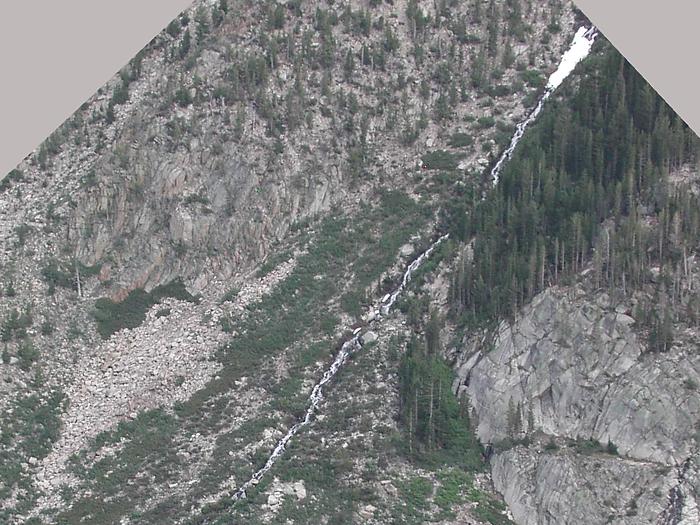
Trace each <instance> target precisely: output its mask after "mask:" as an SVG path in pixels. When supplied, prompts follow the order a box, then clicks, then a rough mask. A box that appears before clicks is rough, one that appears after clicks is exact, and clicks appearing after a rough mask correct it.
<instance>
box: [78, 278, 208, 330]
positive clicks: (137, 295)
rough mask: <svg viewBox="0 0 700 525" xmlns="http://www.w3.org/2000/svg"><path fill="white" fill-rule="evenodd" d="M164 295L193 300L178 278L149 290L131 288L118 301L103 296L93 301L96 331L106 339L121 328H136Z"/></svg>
mask: <svg viewBox="0 0 700 525" xmlns="http://www.w3.org/2000/svg"><path fill="white" fill-rule="evenodd" d="M165 297H174V298H175V299H180V300H182V301H194V300H195V298H194V297H193V296H192V295H191V294H190V293H189V292H188V291H187V289H186V288H185V285H184V284H183V283H182V281H180V280H174V281H171V282H170V283H168V284H165V285H161V286H158V287H156V288H154V289H153V290H152V291H151V292H146V291H144V290H143V289H137V290H132V291H131V292H130V293H129V295H128V296H127V297H126V299H124V300H123V301H122V302H120V303H115V302H114V301H112V300H111V299H108V298H104V297H103V298H101V299H98V300H97V301H96V302H95V308H94V310H93V313H92V314H93V317H94V318H95V321H96V322H97V331H98V332H99V334H100V335H101V336H102V338H103V339H107V338H109V336H111V335H112V334H113V333H115V332H118V331H119V330H121V329H123V328H136V327H137V326H140V325H141V323H143V321H144V319H145V318H146V312H147V311H148V309H149V308H150V307H151V306H153V305H154V304H156V303H158V302H160V301H161V300H162V299H164V298H165Z"/></svg>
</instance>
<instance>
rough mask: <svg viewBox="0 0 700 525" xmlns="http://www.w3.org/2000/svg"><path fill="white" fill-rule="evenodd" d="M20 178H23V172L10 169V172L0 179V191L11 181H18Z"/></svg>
mask: <svg viewBox="0 0 700 525" xmlns="http://www.w3.org/2000/svg"><path fill="white" fill-rule="evenodd" d="M22 180H24V174H23V173H22V172H21V171H20V170H17V169H14V170H12V171H11V172H10V173H8V174H7V175H5V178H3V179H2V180H0V192H2V191H5V190H6V189H7V188H9V187H10V186H11V185H12V183H13V182H20V181H22Z"/></svg>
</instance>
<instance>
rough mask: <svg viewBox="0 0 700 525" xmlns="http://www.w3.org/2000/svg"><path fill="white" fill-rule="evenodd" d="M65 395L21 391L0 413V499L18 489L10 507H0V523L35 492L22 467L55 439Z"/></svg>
mask: <svg viewBox="0 0 700 525" xmlns="http://www.w3.org/2000/svg"><path fill="white" fill-rule="evenodd" d="M64 407H65V396H64V395H63V393H62V392H61V391H59V390H53V391H51V392H48V393H46V394H45V395H43V396H42V395H39V394H37V393H23V394H20V395H19V396H18V397H17V398H16V399H15V400H13V401H12V402H11V404H10V406H9V407H8V408H7V409H5V410H4V411H3V412H2V414H0V498H2V499H3V500H7V498H9V497H10V495H11V494H12V493H13V491H15V490H18V494H19V498H18V500H17V503H16V505H15V507H14V508H9V507H4V508H2V509H0V522H2V523H13V520H12V519H11V517H12V516H13V515H16V514H17V513H22V512H24V511H26V509H28V508H30V507H31V506H32V505H33V503H34V501H35V499H36V492H35V489H34V487H33V485H32V482H31V476H30V472H28V471H27V470H26V469H25V468H23V467H22V463H24V462H26V461H28V460H29V458H32V457H33V458H36V459H37V460H41V459H42V458H44V457H45V456H46V455H47V454H48V453H49V451H50V450H51V446H52V444H53V443H54V441H56V439H57V438H58V433H59V429H60V424H61V420H60V414H61V412H62V411H63V409H64Z"/></svg>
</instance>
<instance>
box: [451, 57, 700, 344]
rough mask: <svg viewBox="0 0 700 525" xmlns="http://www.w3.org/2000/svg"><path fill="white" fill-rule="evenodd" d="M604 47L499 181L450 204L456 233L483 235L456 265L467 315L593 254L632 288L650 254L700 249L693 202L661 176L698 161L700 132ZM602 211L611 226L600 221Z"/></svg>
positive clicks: (527, 293)
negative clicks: (647, 217) (647, 214)
mask: <svg viewBox="0 0 700 525" xmlns="http://www.w3.org/2000/svg"><path fill="white" fill-rule="evenodd" d="M603 49H604V50H603V52H598V53H597V54H595V55H593V56H592V57H591V58H590V59H589V60H588V62H587V64H585V65H584V71H583V72H582V74H580V75H577V79H578V80H579V82H580V86H579V87H578V89H576V90H575V92H574V93H572V94H571V96H570V97H569V98H567V99H566V101H561V100H550V102H548V105H547V106H546V107H545V110H544V111H543V113H542V114H541V116H540V117H539V119H538V122H537V123H536V124H535V125H534V126H532V127H531V128H530V129H529V130H528V133H527V134H526V136H525V137H524V138H523V140H522V141H521V143H520V145H519V147H518V150H517V151H516V153H515V155H514V156H513V158H512V160H511V161H510V162H509V163H508V164H506V166H505V169H504V170H503V171H502V173H501V175H500V179H499V184H498V186H497V188H496V189H495V190H494V191H492V192H489V194H488V196H487V197H486V199H485V200H484V201H479V200H478V199H473V198H470V200H467V201H464V202H463V203H462V204H457V205H455V206H454V209H453V213H451V214H450V217H451V219H450V229H451V231H452V233H453V234H454V235H455V236H456V237H457V238H459V239H463V240H467V239H472V238H475V243H474V257H473V262H471V263H463V264H460V265H459V268H458V270H457V272H456V274H455V275H454V279H453V287H452V298H453V304H454V305H455V312H456V313H458V314H460V315H462V316H463V319H464V320H465V321H467V322H484V321H487V320H490V319H494V318H497V317H504V316H505V317H510V316H512V315H513V313H514V312H515V311H516V310H517V308H518V307H519V306H520V305H522V304H523V303H524V302H525V301H527V300H528V299H529V298H530V297H532V296H533V295H534V294H535V293H537V292H538V291H540V290H542V289H543V288H544V287H545V286H546V285H547V284H548V283H551V282H555V281H557V280H558V279H560V278H561V277H563V276H566V275H573V274H576V273H578V272H580V271H581V270H582V269H583V268H584V265H585V262H586V261H587V260H588V258H590V257H591V256H592V255H593V254H596V257H595V258H594V270H595V272H594V274H595V277H596V283H597V284H598V285H603V284H607V285H608V286H610V287H611V289H615V288H616V287H619V288H621V289H622V290H621V291H622V292H623V293H624V292H625V291H628V289H629V288H630V287H633V286H639V285H641V284H642V283H644V282H646V279H647V277H646V272H645V271H644V269H645V268H649V266H650V265H651V264H652V263H653V262H654V261H658V262H661V263H663V262H664V261H666V262H672V264H674V265H676V264H678V262H677V261H678V260H679V254H681V253H682V251H683V247H684V246H687V249H688V250H690V249H692V248H693V247H695V246H697V242H698V238H700V237H699V235H698V231H700V213H699V211H698V208H699V206H698V204H697V199H695V198H694V197H692V196H690V195H689V194H688V193H689V192H680V193H678V194H676V195H673V194H669V192H668V191H667V190H666V189H665V187H666V186H665V184H664V182H663V181H664V173H666V172H667V171H668V169H669V167H670V166H680V165H681V164H683V163H685V162H691V163H692V162H695V161H696V155H697V138H696V137H695V136H694V134H693V133H692V131H690V130H689V128H687V126H685V124H684V123H683V122H682V121H681V120H680V119H679V118H678V117H677V116H676V115H675V114H674V113H673V112H672V111H671V110H670V108H669V107H668V106H667V105H666V104H665V102H664V101H663V100H662V99H661V98H660V97H658V96H654V97H653V98H650V97H651V92H650V91H649V88H648V85H647V84H646V82H645V81H644V79H643V78H642V77H641V76H639V74H638V73H637V72H636V71H635V70H634V69H633V68H632V67H631V66H630V65H629V64H628V63H627V62H626V61H625V60H624V58H622V56H621V55H619V53H617V52H616V51H614V50H613V49H612V48H609V47H608V46H605V45H604V47H603ZM563 89H564V90H566V89H567V86H566V85H565V86H564V87H563ZM571 91H572V89H571V88H569V92H571ZM641 205H644V206H646V207H647V209H650V210H652V211H653V212H654V213H655V214H656V215H657V219H656V220H658V223H659V225H660V227H659V228H658V230H657V233H656V234H654V233H652V232H649V231H648V230H645V229H644V227H643V224H642V222H643V221H642V217H640V215H639V209H640V206H641ZM671 217H675V218H676V219H675V220H676V221H677V223H676V224H677V226H678V225H679V227H678V229H677V230H675V231H676V233H675V234H671V226H670V224H671V222H673V221H672V220H671ZM606 219H613V223H612V225H611V226H607V227H606V228H605V229H602V228H601V224H602V223H603V221H604V220H606ZM674 261H676V262H674ZM666 315H668V314H666ZM658 318H659V322H658V323H657V324H656V326H658V329H657V332H658V334H659V335H658V336H656V335H654V336H653V340H654V341H655V344H654V346H656V347H658V348H659V349H661V350H663V349H665V348H667V347H668V340H669V337H668V334H669V332H668V330H666V329H665V328H664V327H665V326H668V325H669V324H670V320H664V313H663V312H661V313H660V314H659V315H658Z"/></svg>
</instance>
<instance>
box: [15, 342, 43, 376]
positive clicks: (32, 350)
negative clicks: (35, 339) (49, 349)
mask: <svg viewBox="0 0 700 525" xmlns="http://www.w3.org/2000/svg"><path fill="white" fill-rule="evenodd" d="M17 357H18V358H19V367H20V368H21V369H22V370H24V371H25V372H26V371H28V370H30V369H31V367H32V365H33V364H34V363H35V362H36V361H37V360H38V359H39V350H37V349H36V347H35V346H34V343H32V342H31V341H29V340H26V341H23V342H22V343H21V344H20V345H19V348H18V350H17Z"/></svg>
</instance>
